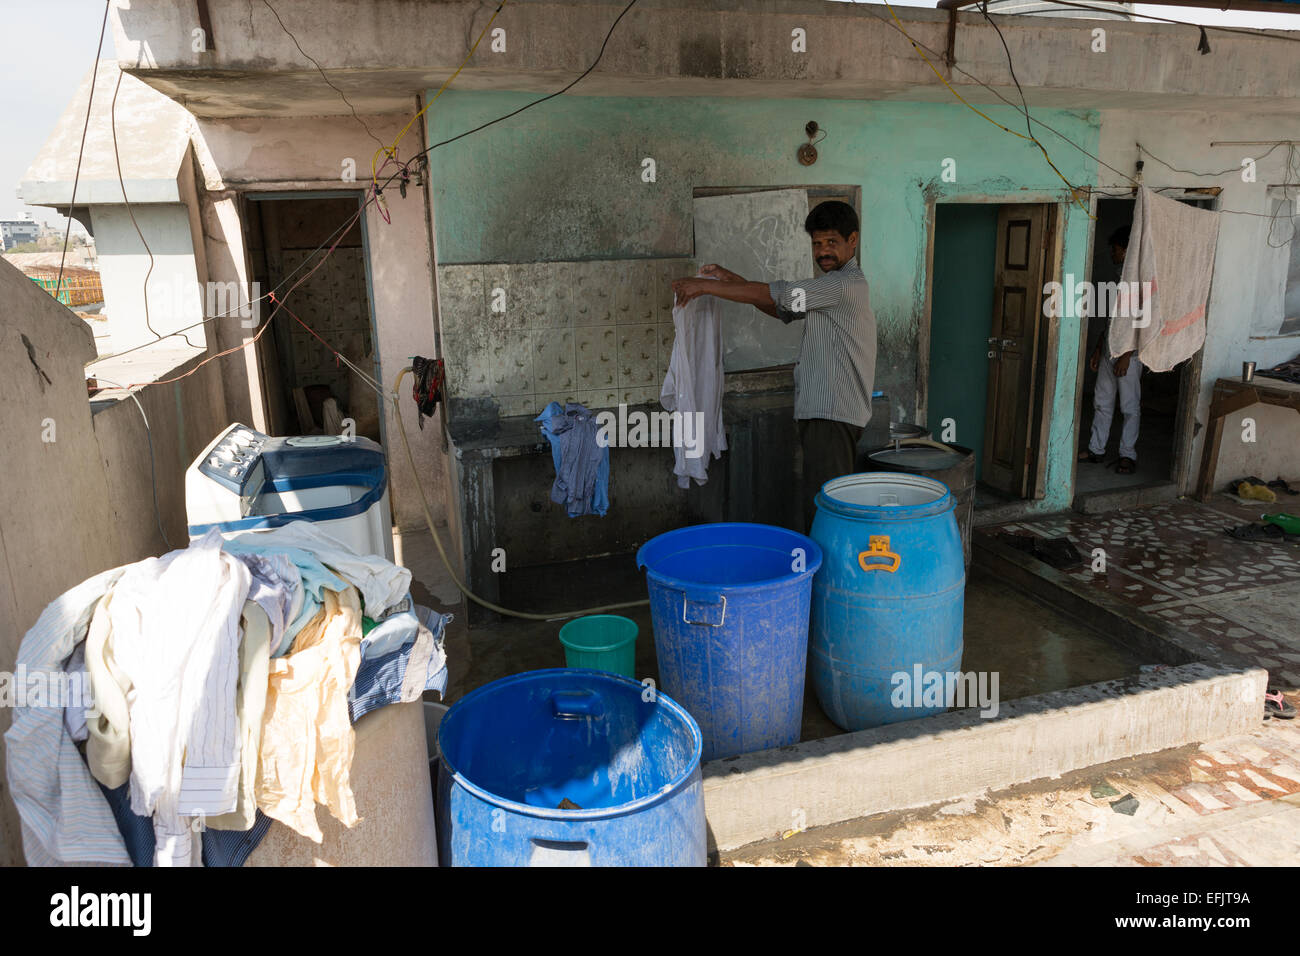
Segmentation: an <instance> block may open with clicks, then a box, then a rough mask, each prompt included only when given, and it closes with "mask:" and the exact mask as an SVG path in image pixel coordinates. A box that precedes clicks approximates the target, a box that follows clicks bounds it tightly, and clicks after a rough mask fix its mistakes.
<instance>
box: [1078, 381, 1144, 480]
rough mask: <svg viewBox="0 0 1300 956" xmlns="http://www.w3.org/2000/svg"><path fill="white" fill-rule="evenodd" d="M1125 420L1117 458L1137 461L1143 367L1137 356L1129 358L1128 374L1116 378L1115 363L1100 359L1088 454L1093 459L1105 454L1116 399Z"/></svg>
mask: <svg viewBox="0 0 1300 956" xmlns="http://www.w3.org/2000/svg"><path fill="white" fill-rule="evenodd" d="M1116 394H1118V395H1119V410H1120V414H1121V415H1123V416H1124V430H1123V432H1121V433H1120V436H1119V456H1120V457H1121V458H1131V459H1132V460H1133V461H1137V440H1138V425H1139V419H1140V418H1141V414H1142V363H1141V362H1140V361H1139V360H1138V357H1137V356H1136V355H1133V356H1131V357H1130V358H1129V363H1128V373H1127V374H1126V375H1125V376H1124V377H1123V378H1118V377H1116V375H1115V360H1114V359H1112V358H1109V357H1107V356H1102V359H1101V362H1100V364H1099V365H1098V366H1097V388H1096V390H1095V391H1094V392H1093V399H1092V407H1093V413H1092V438H1091V440H1090V441H1089V442H1088V450H1089V451H1090V452H1092V453H1093V454H1094V455H1104V454H1105V453H1106V442H1107V441H1108V440H1109V438H1110V423H1111V419H1113V418H1114V417H1115V396H1116Z"/></svg>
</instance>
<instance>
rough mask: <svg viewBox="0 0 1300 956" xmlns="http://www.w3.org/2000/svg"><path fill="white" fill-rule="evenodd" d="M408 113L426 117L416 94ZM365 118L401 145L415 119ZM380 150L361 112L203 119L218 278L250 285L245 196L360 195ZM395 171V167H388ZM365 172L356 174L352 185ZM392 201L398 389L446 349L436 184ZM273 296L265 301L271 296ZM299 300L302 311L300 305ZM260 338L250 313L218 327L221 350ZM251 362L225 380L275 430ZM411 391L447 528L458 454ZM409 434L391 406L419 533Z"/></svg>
mask: <svg viewBox="0 0 1300 956" xmlns="http://www.w3.org/2000/svg"><path fill="white" fill-rule="evenodd" d="M317 79H318V80H319V76H318V77H317ZM408 106H409V107H410V108H411V112H412V113H414V111H415V110H414V99H413V98H412V99H411V100H409V101H408ZM363 122H365V123H366V125H367V126H368V127H369V129H370V131H371V132H373V133H374V135H375V136H376V137H378V138H379V139H380V140H383V142H384V143H391V142H392V141H393V140H394V139H395V138H396V137H397V135H398V133H399V132H400V130H401V128H402V127H403V126H404V125H405V124H406V117H400V118H394V117H391V116H381V117H374V116H368V117H364V118H363ZM419 138H420V131H419V129H418V127H413V128H412V130H411V131H410V132H409V133H408V134H407V136H406V138H405V139H404V140H403V142H402V145H401V149H402V155H403V156H410V155H412V154H413V153H414V152H416V151H418V149H419V146H418V142H419ZM377 149H378V146H377V144H376V142H375V140H374V139H371V138H370V136H369V135H367V133H366V131H365V130H363V129H362V128H361V127H360V126H359V125H358V124H357V122H356V121H355V120H354V119H352V118H351V117H348V119H347V120H342V119H339V118H337V117H300V118H294V119H276V120H267V119H242V120H221V121H217V120H211V121H209V120H204V121H202V122H201V123H200V124H199V133H198V135H197V137H196V153H197V155H198V159H199V164H200V167H201V170H202V176H203V196H204V209H203V214H204V226H205V240H206V241H205V246H206V254H207V260H208V269H209V273H210V278H211V279H212V281H214V282H224V281H237V282H241V283H244V284H246V283H247V282H248V281H250V277H249V275H248V272H247V262H246V257H245V239H244V235H243V226H242V224H241V222H240V219H239V203H240V193H241V192H244V191H262V192H266V191H274V192H280V193H284V194H286V195H288V194H292V193H294V192H304V191H308V190H312V191H329V192H338V194H339V195H340V196H345V195H356V194H357V193H358V192H359V191H360V190H361V188H362V184H363V183H365V182H367V181H368V180H369V176H370V168H371V158H372V156H373V155H374V154H375V151H376V150H377ZM391 171H392V170H391V168H390V169H389V170H388V172H391ZM353 172H354V173H355V179H352V180H348V179H345V178H344V177H345V175H350V174H351V173H353ZM385 175H386V174H385ZM384 196H385V201H386V209H387V212H388V215H389V217H390V218H391V222H386V221H385V219H384V217H383V216H382V215H381V214H380V211H379V210H378V209H377V207H376V206H375V205H373V204H372V205H370V206H369V207H368V208H367V210H366V212H365V214H364V217H363V219H364V224H365V229H366V248H367V251H368V261H367V268H368V269H369V272H370V283H371V289H372V292H373V301H372V303H371V305H372V312H373V316H374V322H375V330H376V333H377V335H378V343H377V344H378V350H379V364H380V369H381V373H382V377H383V384H384V387H385V391H386V392H387V391H388V390H390V389H391V388H392V387H393V384H394V383H395V381H396V379H397V375H398V373H399V372H400V371H401V369H403V368H404V367H406V366H408V365H409V364H410V356H412V355H424V356H429V357H431V356H434V355H435V354H436V351H437V349H436V346H435V327H434V322H435V320H434V316H435V308H434V298H433V296H434V294H435V293H434V290H435V283H434V278H433V271H434V270H433V262H434V260H433V254H432V251H431V250H430V248H429V237H428V236H429V232H428V228H427V225H426V219H425V215H426V212H425V195H424V189H423V188H421V187H419V186H416V185H414V184H412V185H411V186H410V187H408V189H407V196H406V198H405V199H403V198H402V197H401V196H400V195H399V193H398V191H397V189H396V188H395V187H394V188H391V189H389V190H387V191H386V192H385V194H384ZM339 225H340V226H341V225H342V223H339ZM261 291H262V293H263V294H265V293H266V292H268V291H270V290H268V289H263V290H261ZM287 303H288V305H289V306H290V307H291V308H292V306H293V301H292V298H290V299H289V300H287ZM261 308H262V311H261V313H260V315H261V317H262V318H265V316H266V315H267V314H269V313H268V312H267V309H268V308H269V304H267V303H263V304H262V306H261ZM254 331H256V329H255V328H245V327H244V326H243V325H242V324H241V322H240V320H239V319H238V318H234V319H231V320H227V321H223V322H219V323H214V334H215V335H216V336H217V341H218V344H219V345H220V347H221V348H232V347H235V346H238V345H240V344H242V343H243V342H245V341H246V340H247V338H248V337H250V336H251V335H252V333H253V332H254ZM241 355H242V359H237V358H235V356H231V357H230V358H229V359H225V360H223V361H226V362H229V363H231V364H230V365H229V366H227V367H226V368H225V374H226V375H227V376H228V381H229V382H231V385H232V388H231V392H232V393H234V392H236V391H239V390H246V391H247V393H248V394H249V395H251V396H252V397H251V399H250V401H249V405H248V409H247V415H248V418H249V419H251V421H250V424H253V425H255V426H256V427H258V428H265V427H266V424H265V420H264V418H263V411H262V395H263V392H264V390H265V389H266V388H267V387H268V386H267V384H266V382H265V376H266V373H267V370H265V369H262V368H260V367H259V365H258V362H257V357H256V355H255V354H254V349H252V348H248V349H244V350H243V352H242V353H241ZM410 384H411V381H410V377H409V376H408V377H407V379H406V381H405V382H404V383H403V386H402V388H403V392H402V394H403V400H404V401H405V402H406V405H405V406H404V407H403V415H405V417H406V424H407V436H408V439H409V441H410V444H411V451H412V453H413V455H414V457H415V461H416V466H417V468H419V470H420V476H421V480H422V481H423V483H424V488H425V491H426V493H427V494H428V496H429V502H430V508H431V510H432V511H433V514H434V518H435V520H438V521H445V520H447V517H446V510H447V509H446V486H447V483H448V480H449V479H448V475H449V472H448V467H449V465H448V460H447V456H446V453H445V451H444V449H443V447H442V440H441V434H440V430H439V429H438V428H437V427H436V425H435V427H434V428H433V429H432V430H431V429H430V428H429V427H428V426H427V424H426V427H425V429H424V430H423V431H421V430H420V429H419V428H418V427H417V426H416V416H415V410H414V408H412V407H411V406H410V399H409V395H410V392H409V390H408V389H409V386H410ZM233 411H235V406H233V405H232V412H233ZM246 420H247V419H246ZM397 429H398V423H397V420H396V417H395V416H394V415H393V412H392V408H391V404H390V403H385V405H384V437H385V443H386V450H387V452H388V464H389V469H390V475H391V479H392V506H393V516H394V519H395V520H396V522H397V523H398V525H399V526H400V527H403V528H411V527H416V526H419V525H422V524H423V523H424V517H423V511H422V509H421V507H420V498H419V492H418V490H417V489H416V488H415V485H414V475H413V474H412V472H411V469H410V466H409V465H408V463H407V459H406V452H405V450H404V449H403V447H402V443H401V438H400V436H399V434H398V432H397Z"/></svg>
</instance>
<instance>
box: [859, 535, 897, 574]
mask: <svg viewBox="0 0 1300 956" xmlns="http://www.w3.org/2000/svg"><path fill="white" fill-rule="evenodd" d="M868 562H871V563H868ZM902 563H903V559H902V557H901V556H900V555H897V554H895V553H894V552H893V551H891V550H889V535H887V534H873V535H872V536H871V539H870V542H869V544H868V547H867V550H866V551H859V552H858V567H860V568H862V570H863V571H888V572H889V573H890V574H893V573H894V572H895V571H897V570H898V569H899V567H900V566H901V565H902Z"/></svg>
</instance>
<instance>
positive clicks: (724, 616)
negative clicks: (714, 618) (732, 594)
mask: <svg viewBox="0 0 1300 956" xmlns="http://www.w3.org/2000/svg"><path fill="white" fill-rule="evenodd" d="M719 597H720V598H721V600H722V615H721V616H720V617H719V618H718V623H717V624H714V623H712V622H711V621H692V620H690V619H689V618H688V617H687V616H686V605H687V604H689V603H691V596H690V595H689V594H683V595H682V623H683V624H702V625H704V626H705V627H722V625H723V623H724V622H725V621H726V620H727V596H726V595H725V594H721V595H719ZM695 603H696V604H705V603H707V602H705V601H695Z"/></svg>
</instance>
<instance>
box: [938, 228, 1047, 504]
mask: <svg viewBox="0 0 1300 956" xmlns="http://www.w3.org/2000/svg"><path fill="white" fill-rule="evenodd" d="M1057 231H1058V212H1057V207H1056V205H1055V204H1052V203H1023V204H1019V203H1018V204H1001V205H999V204H992V203H976V202H969V203H961V202H954V203H938V204H936V206H935V217H934V249H933V259H932V271H931V275H932V287H931V300H930V354H929V365H928V371H927V384H926V392H927V403H926V421H927V423H928V428H929V429H930V431H931V432H932V433H933V434H934V436H935V437H936V438H942V439H944V440H945V441H948V442H950V443H955V444H957V445H961V446H964V447H967V448H970V449H971V451H972V452H973V453H974V459H975V474H976V495H975V507H976V508H977V509H982V508H987V507H994V506H998V505H1002V504H1006V503H1008V502H1013V501H1019V500H1024V499H1031V498H1041V497H1042V496H1043V494H1044V470H1045V458H1044V454H1043V452H1044V449H1045V447H1046V432H1047V426H1048V418H1049V415H1048V414H1047V413H1046V411H1045V406H1044V396H1045V395H1046V394H1049V392H1048V389H1047V384H1048V380H1049V378H1050V377H1051V374H1052V366H1051V362H1050V357H1051V356H1052V355H1053V348H1054V336H1055V330H1054V328H1053V327H1052V323H1050V322H1048V321H1047V320H1045V319H1044V317H1043V309H1042V303H1043V286H1044V284H1045V283H1046V282H1048V281H1051V280H1052V279H1053V278H1054V277H1055V273H1056V269H1057V264H1056V259H1057V254H1056V250H1057V243H1058V240H1057Z"/></svg>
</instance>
